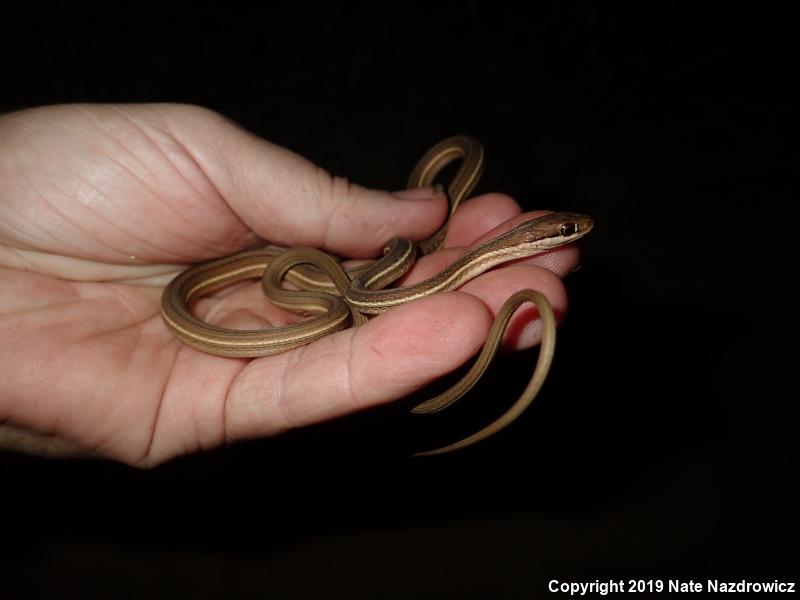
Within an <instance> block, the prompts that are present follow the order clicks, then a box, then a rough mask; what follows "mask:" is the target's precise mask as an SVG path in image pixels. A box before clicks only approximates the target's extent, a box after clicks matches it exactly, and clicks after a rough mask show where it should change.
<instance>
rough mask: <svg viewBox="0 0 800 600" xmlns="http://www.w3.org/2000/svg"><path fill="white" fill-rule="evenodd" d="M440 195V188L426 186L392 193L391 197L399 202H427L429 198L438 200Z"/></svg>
mask: <svg viewBox="0 0 800 600" xmlns="http://www.w3.org/2000/svg"><path fill="white" fill-rule="evenodd" d="M441 194H442V189H441V186H428V187H421V188H411V189H409V190H402V191H399V192H394V193H393V194H392V196H394V197H395V198H399V199H400V200H427V199H429V198H438V197H439V196H440V195H441Z"/></svg>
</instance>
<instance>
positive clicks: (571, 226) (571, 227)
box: [558, 223, 578, 237]
mask: <svg viewBox="0 0 800 600" xmlns="http://www.w3.org/2000/svg"><path fill="white" fill-rule="evenodd" d="M577 231H578V226H577V225H575V223H564V224H563V225H559V226H558V233H559V234H561V235H562V236H564V237H567V236H570V235H573V234H575V233H576V232H577Z"/></svg>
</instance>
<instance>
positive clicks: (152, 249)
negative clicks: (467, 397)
mask: <svg viewBox="0 0 800 600" xmlns="http://www.w3.org/2000/svg"><path fill="white" fill-rule="evenodd" d="M435 141H436V140H421V141H420V155H421V154H422V152H424V151H425V150H426V149H427V146H428V145H430V144H431V143H433V142H435ZM416 158H418V157H413V158H412V159H411V161H410V164H409V165H408V169H409V170H410V169H411V167H412V166H413V164H414V160H416ZM353 160H354V161H355V160H358V157H353ZM386 160H395V161H396V157H393V156H387V157H386ZM488 168H491V154H490V155H489V166H488ZM406 175H407V173H398V180H402V178H404V177H405V176H406ZM445 211H446V199H445V198H444V196H443V195H442V194H438V193H437V192H436V191H435V190H433V189H421V190H414V191H405V192H402V193H399V194H390V193H388V192H384V191H379V190H370V189H366V188H363V187H360V186H358V185H355V184H353V183H350V182H349V181H347V180H345V179H342V178H339V177H333V176H331V175H330V174H328V173H327V172H325V171H324V170H322V169H320V168H319V167H316V166H314V165H313V164H311V163H310V162H308V161H306V160H305V159H303V158H301V157H300V156H298V155H296V154H294V153H292V152H290V151H288V150H286V149H284V148H281V147H279V146H276V145H274V144H270V143H269V142H266V141H264V140H262V139H259V138H257V137H256V136H254V135H252V134H250V133H248V132H246V131H244V130H243V129H241V128H239V127H238V126H236V125H234V124H233V123H231V122H230V121H228V120H226V119H224V118H223V117H221V116H219V115H218V114H216V113H214V112H211V111H209V110H206V109H203V108H198V107H194V106H183V105H136V106H133V105H70V106H54V107H45V108H39V109H34V110H28V111H21V112H16V113H10V114H6V115H3V116H0V334H1V335H0V337H1V339H2V343H0V448H7V449H17V450H22V451H28V452H33V453H38V454H46V455H51V456H64V455H74V454H88V455H93V456H102V457H107V458H112V459H115V460H119V461H122V462H125V463H128V464H131V465H135V466H138V467H151V466H154V465H157V464H159V463H161V462H164V461H166V460H169V459H171V458H174V457H175V456H178V455H182V454H187V453H191V452H195V451H198V450H202V449H208V448H213V447H215V446H219V445H222V444H225V443H230V442H235V441H236V440H241V439H247V438H255V437H265V436H272V435H276V434H279V433H281V432H283V431H286V430H288V429H291V428H295V427H302V426H304V425H310V424H313V423H319V422H322V421H325V420H328V419H332V418H335V417H340V416H343V415H346V414H348V413H352V412H355V411H359V410H363V409H366V408H369V407H372V406H377V405H381V404H385V403H388V402H391V401H393V400H397V399H400V398H402V397H404V396H406V395H408V394H409V393H411V392H413V391H416V390H418V389H420V388H422V387H424V386H425V385H426V384H428V383H430V382H431V381H433V380H435V379H436V378H438V377H440V376H442V375H444V374H446V373H448V372H450V371H452V370H453V369H454V368H456V367H458V366H459V365H461V364H463V363H465V362H466V361H468V360H469V358H470V357H471V356H473V355H474V354H475V353H476V352H477V351H478V350H479V349H480V347H481V345H482V344H483V341H484V339H485V337H486V335H487V332H488V330H489V327H490V325H491V323H492V320H493V318H494V311H496V310H498V309H499V308H500V306H501V305H502V304H503V302H504V301H505V300H506V299H507V298H508V297H509V296H510V295H511V294H513V293H514V292H516V291H517V290H520V289H523V288H533V289H537V290H540V291H542V292H544V293H545V294H546V295H547V296H548V298H549V299H550V301H551V303H552V304H553V307H554V310H555V311H556V314H557V315H562V314H563V313H564V312H565V310H566V293H565V290H564V287H563V284H562V282H561V277H563V276H564V275H565V274H566V273H568V272H569V271H571V270H572V269H574V268H575V267H576V266H577V264H578V259H579V257H578V251H577V249H576V248H574V247H566V248H561V249H558V250H556V251H553V252H550V253H548V254H545V255H542V256H539V257H536V258H533V259H529V260H526V261H522V262H517V263H514V264H511V265H509V266H505V267H502V268H499V269H496V270H494V271H492V272H489V273H486V274H484V275H482V276H480V277H478V278H477V279H475V280H473V281H471V282H469V283H468V284H466V285H465V286H464V287H462V288H461V290H460V291H457V292H452V293H447V294H440V295H436V296H433V297H429V298H425V299H423V300H419V301H416V302H413V303H410V304H407V305H403V306H400V307H398V308H396V309H393V310H391V311H389V312H388V313H385V314H382V315H380V316H378V317H377V318H375V319H373V320H371V321H370V322H369V323H368V324H367V325H365V326H363V327H360V328H357V329H348V330H345V331H342V332H339V333H337V334H334V335H332V336H329V337H327V338H325V339H323V340H321V341H318V342H315V343H313V344H310V345H307V346H304V347H302V348H297V349H295V350H292V351H289V352H286V353H283V354H279V355H276V356H268V357H264V358H258V359H234V358H222V357H217V356H211V355H207V354H203V353H202V352H199V351H197V350H194V349H192V348H188V347H185V346H183V345H182V344H181V343H180V342H179V341H178V340H176V339H175V338H174V337H173V335H172V334H171V333H170V331H169V330H168V329H167V328H166V326H165V325H164V323H163V322H162V320H161V316H160V314H159V300H160V296H161V292H162V290H163V287H164V284H165V283H166V282H168V281H169V280H170V279H171V278H172V277H173V276H174V275H175V274H176V273H178V272H180V271H181V270H182V269H183V268H185V267H186V266H187V265H188V264H190V263H193V262H197V261H203V260H208V259H211V258H214V257H218V256H224V255H227V254H231V253H234V252H237V251H239V250H242V249H245V248H247V247H252V246H258V245H261V244H263V243H264V240H268V241H269V242H270V243H274V244H279V245H282V246H296V245H304V246H316V247H319V248H322V249H324V250H326V251H328V252H331V253H332V254H336V255H340V256H348V257H353V258H370V257H374V256H376V255H377V254H378V253H379V252H380V250H381V248H382V246H383V244H384V242H386V240H387V239H388V238H390V237H392V236H401V237H409V238H411V239H422V238H425V237H426V236H428V235H430V234H431V233H432V232H433V231H435V230H436V229H437V227H438V226H439V224H440V223H441V222H442V221H443V219H444V217H445ZM539 214H542V213H541V212H532V213H525V214H523V213H522V212H521V209H520V207H519V205H518V204H517V203H516V202H515V201H514V200H513V199H511V198H509V197H508V196H503V195H499V194H486V195H482V196H478V197H475V198H473V199H471V200H469V201H468V202H467V203H466V204H465V205H464V206H463V207H462V208H461V209H459V211H458V212H457V214H456V216H455V217H454V218H453V220H452V221H451V225H450V229H449V231H448V235H447V239H446V242H445V249H444V250H442V251H439V252H437V253H435V254H433V255H431V256H428V257H425V258H424V259H422V260H421V261H419V262H418V263H417V265H415V266H414V268H413V270H412V272H411V273H410V274H409V275H408V276H407V278H406V279H405V282H408V283H410V282H413V281H417V280H421V279H424V278H426V277H428V276H430V275H432V274H434V273H435V272H437V271H438V270H439V269H440V268H441V267H442V266H443V265H444V264H446V263H447V262H448V261H449V260H452V259H453V257H454V256H457V255H458V254H459V253H460V252H461V251H463V249H464V248H465V247H469V246H470V245H473V244H475V243H478V242H480V241H482V240H485V239H488V238H491V237H494V236H495V235H497V234H498V233H500V232H502V231H505V230H507V229H508V228H509V227H511V226H513V225H514V224H516V223H518V222H520V221H522V220H526V219H529V218H532V217H534V216H537V215H539ZM195 312H196V314H197V315H198V316H200V317H201V318H203V319H205V320H208V321H210V322H213V323H217V324H219V325H224V326H227V327H234V328H257V327H273V326H281V325H282V324H286V323H288V322H293V321H295V320H296V319H298V318H299V317H297V316H295V315H291V314H289V313H286V312H284V311H281V310H278V309H275V308H274V307H270V306H269V304H268V303H267V302H266V301H265V300H264V298H263V296H262V294H261V290H260V286H259V285H258V283H257V282H253V283H247V284H242V285H239V286H237V287H235V288H232V289H228V290H224V291H221V292H219V293H217V294H215V295H213V296H212V297H209V298H206V299H202V300H201V301H200V302H198V304H197V306H196V307H195ZM535 316H536V312H535V310H532V309H529V310H521V311H519V313H518V314H517V315H516V316H515V318H514V321H512V324H511V326H510V334H507V336H506V344H507V345H508V346H509V347H512V348H527V347H530V346H533V345H535V344H536V343H537V342H538V339H539V329H538V327H537V323H536V321H535Z"/></svg>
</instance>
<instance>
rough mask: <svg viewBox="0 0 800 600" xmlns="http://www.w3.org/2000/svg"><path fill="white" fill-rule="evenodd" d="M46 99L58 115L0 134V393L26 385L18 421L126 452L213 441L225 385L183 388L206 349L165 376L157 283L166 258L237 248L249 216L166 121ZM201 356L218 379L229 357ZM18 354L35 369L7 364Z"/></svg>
mask: <svg viewBox="0 0 800 600" xmlns="http://www.w3.org/2000/svg"><path fill="white" fill-rule="evenodd" d="M58 110H60V111H61V112H62V114H61V115H59V117H60V118H61V120H60V121H57V122H47V121H45V122H41V121H34V122H30V121H25V122H23V123H22V125H21V126H20V125H19V124H11V126H12V127H13V129H11V131H12V133H13V134H14V135H13V136H7V137H6V138H5V139H4V142H5V143H6V144H13V145H14V153H13V155H11V156H10V157H9V158H7V159H6V161H5V163H3V164H2V166H1V167H0V168H4V169H7V170H9V171H10V170H11V169H13V170H14V177H13V178H11V177H8V178H5V179H4V180H5V181H8V182H10V186H9V188H10V189H3V192H4V193H3V194H2V196H3V197H4V198H7V199H8V200H7V202H6V204H5V205H4V206H3V216H4V219H3V221H4V223H5V224H6V226H5V227H4V228H3V230H2V231H3V236H2V241H3V242H4V243H3V246H2V253H3V256H4V258H5V260H4V261H3V264H6V265H9V266H10V267H11V268H5V269H2V271H0V277H1V278H2V282H0V285H2V289H3V290H4V291H5V292H4V294H3V308H4V311H3V312H4V314H5V316H4V317H3V330H4V336H3V337H4V343H3V344H2V346H0V364H2V365H3V368H4V370H6V371H9V372H6V373H4V374H3V375H4V379H5V380H6V381H11V382H12V386H11V389H10V390H9V392H10V394H12V395H14V394H24V396H25V398H24V401H21V402H20V405H21V406H25V407H26V410H25V414H24V415H22V419H21V420H23V421H25V423H26V425H28V426H29V427H30V426H33V427H34V428H35V429H36V430H37V431H40V432H45V433H49V434H54V435H56V436H57V437H61V438H64V439H67V440H70V441H72V442H74V443H77V444H78V445H80V446H82V447H85V448H89V449H93V450H96V451H99V452H100V453H102V454H110V455H112V456H115V457H116V458H120V459H123V460H126V461H129V462H139V461H143V460H148V459H152V458H153V457H152V454H153V452H154V451H157V452H159V453H163V454H164V455H169V454H173V453H175V452H176V451H185V450H191V449H193V448H192V447H193V446H194V447H196V446H197V445H206V444H208V445H212V444H216V443H219V442H220V441H221V438H222V436H223V435H224V434H223V432H222V431H221V430H220V425H221V419H219V418H217V419H216V423H215V422H214V419H213V418H211V416H212V415H216V416H217V417H219V407H220V405H221V402H222V400H223V398H224V394H223V393H219V394H213V395H211V396H207V395H206V396H204V395H202V394H195V395H192V393H191V392H192V389H191V388H192V387H194V386H195V385H196V383H197V382H198V381H199V380H204V379H205V378H207V377H208V374H209V365H207V364H206V362H207V361H203V360H195V361H190V362H187V363H186V364H185V365H184V366H183V367H184V370H183V371H182V372H181V373H180V377H179V378H175V377H174V374H175V371H176V369H177V367H178V365H179V362H178V353H177V352H176V350H177V348H176V345H175V344H174V343H173V340H172V337H171V336H170V334H169V333H168V332H167V331H166V330H165V328H164V327H163V325H162V324H161V321H160V317H159V309H158V306H159V297H160V286H159V285H158V284H160V283H163V281H165V280H166V279H169V277H171V275H173V274H174V273H175V272H176V270H177V267H176V266H174V264H175V263H177V262H184V261H187V260H192V259H194V260H196V259H198V258H202V257H208V256H213V255H215V254H220V253H225V252H231V251H234V250H237V249H241V247H242V245H243V244H244V243H245V242H246V241H247V239H248V238H250V237H252V234H251V233H250V229H249V228H248V227H247V226H245V225H244V224H243V223H242V222H241V221H240V220H239V219H238V218H237V217H236V216H235V214H234V213H233V211H231V209H230V208H229V207H228V206H227V205H226V204H225V202H224V200H223V199H222V198H221V197H220V195H219V194H218V193H217V192H216V190H215V187H214V185H213V184H212V183H211V182H210V181H209V179H208V177H207V176H206V174H205V173H203V171H202V169H200V168H199V167H198V166H197V164H196V163H195V162H194V161H193V160H192V158H191V156H190V154H189V151H188V150H187V149H186V148H185V147H183V146H182V145H181V144H180V143H179V142H178V141H177V140H175V139H174V138H171V137H170V136H169V134H166V133H163V132H159V131H157V129H156V128H151V129H144V128H142V127H141V124H137V123H134V122H133V121H132V120H131V119H130V117H129V116H127V115H126V114H124V113H123V112H118V111H116V110H108V111H105V112H104V113H101V114H99V115H98V114H97V112H96V111H95V110H93V112H92V113H91V114H90V113H87V112H84V111H82V110H81V109H80V108H64V109H58ZM115 133H118V134H119V136H120V138H124V139H125V143H124V144H123V143H122V142H120V141H118V140H115V139H114V134H115ZM0 137H2V136H0ZM11 137H13V138H14V139H10V138H11ZM4 156H8V153H4ZM23 219H24V220H23ZM171 265H172V266H171ZM213 362H215V363H219V364H217V365H216V367H217V368H219V369H220V370H221V371H223V373H222V374H227V375H228V378H230V377H232V376H233V375H234V374H235V371H236V370H237V369H241V367H242V363H241V362H240V361H229V360H225V361H213ZM19 365H33V367H32V368H33V369H35V370H36V371H37V373H36V374H33V376H32V377H31V376H30V375H32V374H29V373H27V372H25V371H23V372H21V373H20V372H16V373H15V372H13V371H16V370H17V369H18V366H19ZM37 375H38V376H37ZM15 381H16V382H17V383H18V384H19V385H18V386H14V385H13V383H14V382H15ZM31 382H34V386H33V387H32V386H31ZM223 387H224V385H223ZM220 391H223V390H220ZM192 396H193V397H192ZM54 398H57V399H58V401H57V402H54V401H53V399H54ZM169 402H178V403H184V404H185V405H184V406H181V407H176V406H168V403H169ZM198 403H199V404H204V405H205V406H198ZM165 411H172V413H171V414H173V415H175V418H170V417H169V416H168V414H167V413H166V412H165ZM175 411H177V413H179V414H176V412H175ZM198 413H205V414H198ZM191 418H196V419H198V420H199V422H203V423H206V424H207V425H208V427H207V428H206V429H205V430H203V431H201V430H198V431H197V432H196V434H197V435H196V436H195V438H196V439H194V440H187V439H182V437H184V436H182V435H181V430H185V425H186V423H181V422H180V421H181V420H184V419H191ZM195 425H198V423H195ZM182 428H183V429H182ZM162 439H164V440H170V442H168V443H167V447H164V443H162V442H161V440H162ZM173 444H174V446H173V447H169V446H170V445H173Z"/></svg>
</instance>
